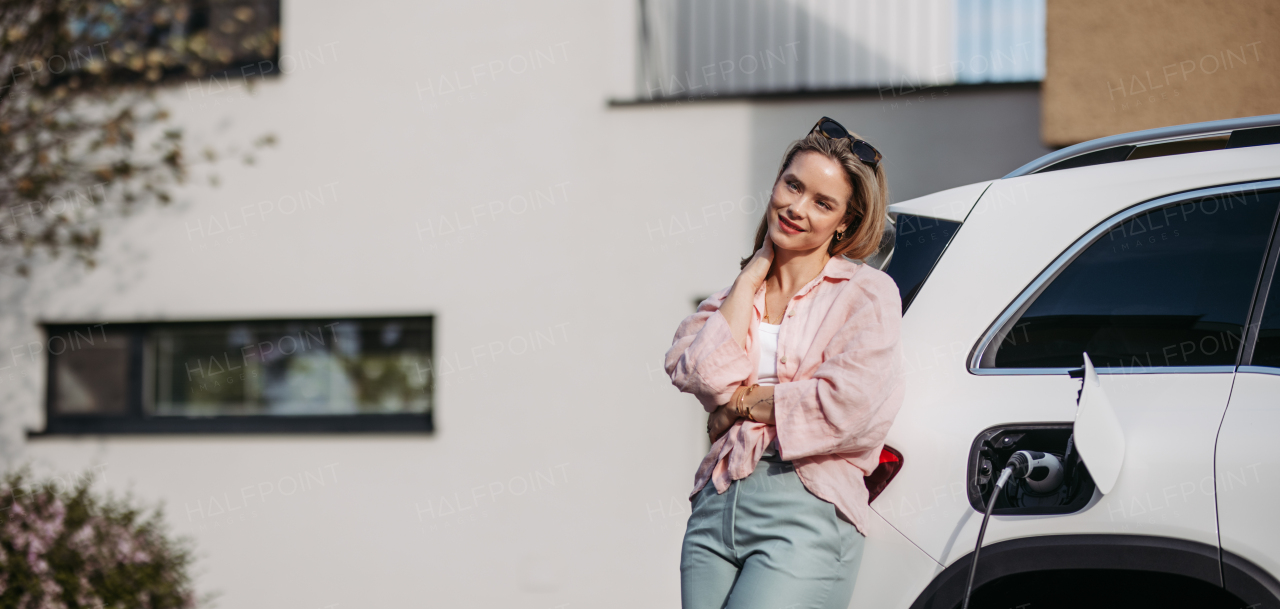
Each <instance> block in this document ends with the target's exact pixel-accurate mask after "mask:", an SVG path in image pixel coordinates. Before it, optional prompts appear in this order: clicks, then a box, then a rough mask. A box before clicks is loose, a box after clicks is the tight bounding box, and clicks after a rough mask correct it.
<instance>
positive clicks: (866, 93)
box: [608, 80, 1041, 108]
mask: <svg viewBox="0 0 1280 609" xmlns="http://www.w3.org/2000/svg"><path fill="white" fill-rule="evenodd" d="M1040 85H1041V81H1038V80H1033V81H1008V82H979V83H953V84H945V85H941V84H939V85H921V86H911V85H902V84H899V85H898V86H886V87H882V88H881V87H865V88H845V89H786V90H775V91H754V92H735V93H715V92H709V91H705V92H704V91H690V92H689V94H688V95H663V96H654V97H651V98H648V97H635V98H625V99H617V98H614V99H610V100H608V105H609V107H611V108H620V107H628V106H654V105H658V106H661V105H666V104H681V103H692V102H716V101H722V102H723V101H785V100H793V99H794V100H806V99H821V98H829V97H876V98H878V99H879V101H883V102H886V103H892V102H907V101H911V102H913V103H914V102H916V101H918V98H919V97H920V96H921V95H924V96H928V95H929V94H930V93H935V92H941V91H946V92H947V93H948V94H950V93H952V92H955V93H959V92H963V91H1002V90H1036V91H1038V90H1039V89H1040ZM699 88H701V87H699Z"/></svg>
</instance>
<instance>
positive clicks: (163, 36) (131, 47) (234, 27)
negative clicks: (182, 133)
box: [15, 0, 280, 88]
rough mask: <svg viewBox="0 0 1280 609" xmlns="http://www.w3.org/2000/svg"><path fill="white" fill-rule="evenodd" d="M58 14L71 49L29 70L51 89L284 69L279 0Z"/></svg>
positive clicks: (191, 1) (195, 0)
mask: <svg viewBox="0 0 1280 609" xmlns="http://www.w3.org/2000/svg"><path fill="white" fill-rule="evenodd" d="M59 18H62V19H64V20H65V21H66V22H67V26H66V29H65V40H61V41H59V44H60V45H65V48H67V49H71V50H68V51H65V52H59V53H56V54H54V55H51V56H49V57H46V58H44V59H42V60H40V61H39V62H36V63H33V64H31V65H29V66H26V67H25V69H26V70H27V71H29V72H30V74H31V76H33V77H35V78H37V79H38V80H40V81H41V83H42V85H44V86H48V87H56V86H61V85H64V84H70V85H71V86H72V87H73V88H76V87H80V86H82V85H83V84H88V83H92V84H95V85H100V84H107V85H114V84H125V83H133V82H140V81H145V82H167V81H175V80H179V81H180V80H190V79H210V80H212V79H226V78H228V77H230V78H236V79H240V78H246V77H249V76H263V75H274V74H279V73H280V65H279V60H280V54H279V49H280V0H175V1H173V2H160V3H127V2H125V3H121V2H91V3H88V4H87V5H86V6H84V7H80V8H79V9H78V10H76V11H74V12H69V13H65V14H63V15H62V16H61V17H59ZM15 70H19V68H15ZM85 81H88V82H87V83H86V82H85Z"/></svg>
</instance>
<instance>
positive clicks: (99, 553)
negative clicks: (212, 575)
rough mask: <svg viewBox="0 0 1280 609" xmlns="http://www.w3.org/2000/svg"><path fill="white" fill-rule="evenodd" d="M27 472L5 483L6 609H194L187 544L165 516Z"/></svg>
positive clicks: (0, 525)
mask: <svg viewBox="0 0 1280 609" xmlns="http://www.w3.org/2000/svg"><path fill="white" fill-rule="evenodd" d="M91 483H92V478H90V477H84V478H81V479H79V480H78V481H77V482H76V484H75V486H74V487H73V488H60V487H59V486H58V485H57V484H54V483H53V482H51V481H48V480H43V481H35V480H32V476H31V474H30V472H29V471H28V470H26V469H25V468H24V469H23V470H20V471H17V472H14V473H10V474H6V475H5V476H4V477H3V479H0V609H10V608H12V609H114V608H116V607H120V608H126V607H127V608H129V609H134V608H138V609H187V608H192V607H195V606H196V599H195V595H194V591H193V586H192V581H191V577H190V575H189V573H188V567H189V566H190V565H191V561H192V555H191V550H190V548H189V547H188V544H189V541H188V540H185V539H179V540H171V539H169V538H168V537H167V536H166V534H165V531H164V528H163V521H162V516H161V512H160V510H159V509H158V508H157V509H155V510H154V511H152V512H151V513H150V515H144V514H143V513H142V510H141V509H140V508H137V507H134V506H132V505H130V502H129V501H128V500H124V499H118V498H114V497H109V496H107V497H99V496H96V495H95V494H94V493H93V492H91V489H90V485H91Z"/></svg>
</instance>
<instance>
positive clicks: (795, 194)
mask: <svg viewBox="0 0 1280 609" xmlns="http://www.w3.org/2000/svg"><path fill="white" fill-rule="evenodd" d="M852 196H853V186H852V185H850V184H849V179H848V178H846V177H845V175H844V168H843V167H841V166H840V164H839V163H837V162H835V161H833V160H831V159H830V158H827V156H826V155H824V154H821V153H818V152H813V151H811V150H806V151H804V152H801V153H799V154H797V155H796V156H795V157H793V158H792V159H791V164H790V165H788V166H787V168H786V169H785V170H783V172H782V175H781V176H779V177H778V181H777V182H775V183H774V185H773V196H772V197H771V198H770V199H769V211H768V214H767V216H766V217H767V218H768V222H769V238H770V239H772V240H773V245H774V247H778V248H781V249H785V250H812V249H815V248H819V247H821V248H825V247H827V244H828V243H831V236H832V235H833V234H835V232H836V231H840V232H844V230H845V229H846V228H848V223H847V222H845V221H844V212H845V202H846V201H848V200H849V199H850V197H852Z"/></svg>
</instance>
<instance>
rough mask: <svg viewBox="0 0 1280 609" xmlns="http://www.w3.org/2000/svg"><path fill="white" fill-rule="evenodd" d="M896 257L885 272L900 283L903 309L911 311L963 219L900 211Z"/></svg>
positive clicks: (895, 248)
mask: <svg viewBox="0 0 1280 609" xmlns="http://www.w3.org/2000/svg"><path fill="white" fill-rule="evenodd" d="M895 228H896V230H897V236H896V238H895V241H894V246H893V257H892V258H891V259H890V260H889V266H888V268H886V269H885V272H886V273H888V274H889V276H890V277H893V280H894V281H895V282H897V284H898V292H899V293H900V294H901V296H902V312H903V313H905V312H906V311H907V307H909V306H911V301H912V300H913V299H914V298H915V296H916V293H917V292H919V291H920V287H921V286H923V285H924V281H925V279H926V278H928V276H929V271H931V270H933V265H934V263H936V262H937V261H938V258H940V257H941V256H942V250H943V249H944V248H946V247H947V243H948V242H950V241H951V238H952V237H953V236H955V234H956V230H957V229H959V228H960V223H959V222H951V221H949V220H939V219H937V218H926V217H924V216H913V215H911V214H898V217H897V222H896V223H895Z"/></svg>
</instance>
